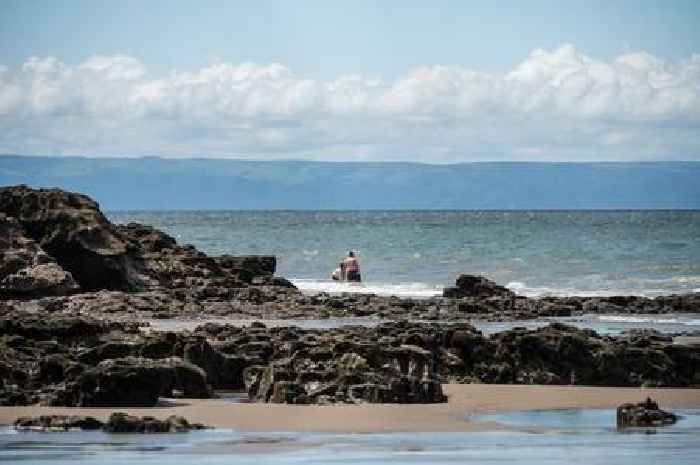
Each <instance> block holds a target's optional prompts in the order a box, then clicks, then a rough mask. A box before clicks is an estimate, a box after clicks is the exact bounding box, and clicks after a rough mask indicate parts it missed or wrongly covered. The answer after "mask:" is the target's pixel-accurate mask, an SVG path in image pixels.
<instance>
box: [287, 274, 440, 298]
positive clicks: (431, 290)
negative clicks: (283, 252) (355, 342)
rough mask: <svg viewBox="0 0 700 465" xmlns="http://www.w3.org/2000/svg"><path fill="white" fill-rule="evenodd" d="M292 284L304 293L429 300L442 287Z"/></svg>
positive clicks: (305, 281) (306, 281) (326, 282)
mask: <svg viewBox="0 0 700 465" xmlns="http://www.w3.org/2000/svg"><path fill="white" fill-rule="evenodd" d="M292 283H294V285H295V286H296V287H298V288H299V290H301V291H302V292H304V293H307V294H318V293H319V292H327V293H329V294H341V293H343V292H352V293H355V294H376V295H382V296H397V297H415V298H430V297H436V296H440V295H442V290H443V286H434V285H430V284H425V283H381V282H377V283H374V282H365V283H345V282H338V281H330V280H318V279H292Z"/></svg>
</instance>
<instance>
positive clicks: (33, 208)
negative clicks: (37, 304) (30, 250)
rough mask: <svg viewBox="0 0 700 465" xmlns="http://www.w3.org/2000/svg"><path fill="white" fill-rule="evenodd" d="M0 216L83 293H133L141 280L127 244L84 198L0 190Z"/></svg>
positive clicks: (51, 191) (54, 192)
mask: <svg viewBox="0 0 700 465" xmlns="http://www.w3.org/2000/svg"><path fill="white" fill-rule="evenodd" d="M0 212H4V213H5V214H7V215H9V216H12V217H14V218H16V219H17V220H18V221H19V223H20V224H21V225H22V226H23V227H24V230H25V231H26V233H27V234H28V235H29V237H31V238H32V239H33V240H35V241H36V242H37V243H38V244H39V246H41V248H42V249H44V250H45V251H46V252H47V253H48V254H49V255H51V256H52V257H54V258H55V259H56V261H57V262H58V263H59V264H60V265H61V267H62V268H63V269H65V270H67V271H69V272H70V273H71V274H72V275H73V277H74V278H75V280H76V281H77V282H78V283H79V284H80V286H81V287H82V288H83V289H86V290H97V289H134V288H135V287H137V286H138V284H140V281H141V278H140V276H139V273H138V271H137V270H136V269H135V266H134V263H133V260H131V259H130V257H129V254H128V252H129V251H128V243H127V241H125V240H124V238H123V237H122V235H121V234H119V233H118V231H117V230H116V228H115V227H114V226H113V225H112V224H111V223H110V222H109V221H108V220H107V218H105V216H104V215H103V214H102V212H100V210H99V205H98V204H97V202H95V201H93V200H92V199H90V198H89V197H87V196H85V195H81V194H76V193H71V192H65V191H62V190H60V189H31V188H28V187H26V186H13V187H5V188H0Z"/></svg>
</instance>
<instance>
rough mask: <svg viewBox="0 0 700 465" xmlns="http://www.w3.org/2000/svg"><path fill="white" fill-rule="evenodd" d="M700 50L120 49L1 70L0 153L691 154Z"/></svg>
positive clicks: (698, 141) (699, 104)
mask: <svg viewBox="0 0 700 465" xmlns="http://www.w3.org/2000/svg"><path fill="white" fill-rule="evenodd" d="M699 128H700V55H693V56H691V57H689V58H687V59H684V60H680V61H669V60H664V59H661V58H659V57H655V56H652V55H650V54H648V53H646V52H628V53H624V54H622V55H620V56H618V57H616V58H614V59H613V60H610V61H602V60H596V59H594V58H591V57H588V56H586V55H584V54H582V53H581V52H579V51H578V50H577V49H576V48H575V47H574V46H572V45H568V44H566V45H562V46H560V47H559V48H557V49H556V50H553V51H547V50H540V49H538V50H535V51H533V52H532V53H531V54H530V55H529V56H528V57H526V58H525V59H524V60H523V61H522V62H521V63H519V64H517V65H516V66H515V67H514V68H513V69H512V70H510V71H509V72H506V73H503V74H488V73H483V72H479V71H475V70H469V69H465V68H462V67H454V66H426V67H421V68H417V69H414V70H411V71H410V72H408V73H407V74H406V75H405V76H402V77H400V78H399V79H397V80H396V81H394V82H385V81H382V80H379V79H372V78H368V77H364V76H361V75H349V76H341V77H338V78H337V79H335V80H332V81H321V80H315V79H308V78H305V77H303V76H299V75H297V74H295V73H294V72H293V71H292V70H290V69H289V68H287V67H285V66H283V65H280V64H275V63H273V64H255V63H242V64H231V63H217V64H214V65H211V66H208V67H205V68H202V69H199V70H195V71H192V72H173V73H171V74H170V75H168V76H164V77H162V76H161V77H155V76H151V75H150V74H149V73H148V70H147V67H146V66H145V65H144V64H143V63H141V62H139V61H138V60H136V59H134V58H132V57H128V56H94V57H91V58H89V59H87V60H86V61H84V62H83V63H80V64H78V65H76V66H71V65H67V64H65V63H63V62H61V61H60V60H59V59H57V58H54V57H46V58H36V57H34V58H30V59H28V60H27V61H26V62H25V63H24V64H23V65H22V66H20V67H17V68H16V69H10V68H7V67H0V152H4V153H24V154H33V153H42V154H46V153H73V154H86V155H113V156H121V155H132V156H136V155H161V156H175V157H177V156H212V157H250V158H285V157H286V158H310V159H326V160H416V161H425V162H450V161H470V160H523V159H527V160H628V159H635V160H640V159H700V135H699V134H700V131H698V129H699Z"/></svg>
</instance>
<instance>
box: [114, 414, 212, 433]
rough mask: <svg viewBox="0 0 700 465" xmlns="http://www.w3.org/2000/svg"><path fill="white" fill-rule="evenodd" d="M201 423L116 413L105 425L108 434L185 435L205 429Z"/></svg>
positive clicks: (177, 417)
mask: <svg viewBox="0 0 700 465" xmlns="http://www.w3.org/2000/svg"><path fill="white" fill-rule="evenodd" d="M204 428H205V426H204V425H202V424H200V423H190V422H188V421H187V420H186V419H185V418H183V417H181V416H177V415H171V416H169V417H168V418H166V419H165V420H158V419H157V418H154V417H150V416H146V417H136V416H132V415H127V414H126V413H121V412H115V413H113V414H112V415H110V417H109V419H108V420H107V422H106V423H105V424H104V427H103V430H104V431H105V432H108V433H185V432H187V431H190V430H193V429H204Z"/></svg>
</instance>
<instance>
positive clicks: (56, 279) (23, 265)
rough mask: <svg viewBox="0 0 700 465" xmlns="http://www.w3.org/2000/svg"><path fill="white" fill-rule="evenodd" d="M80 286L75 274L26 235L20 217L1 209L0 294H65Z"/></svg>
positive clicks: (25, 295) (24, 295)
mask: <svg viewBox="0 0 700 465" xmlns="http://www.w3.org/2000/svg"><path fill="white" fill-rule="evenodd" d="M77 289H78V285H77V284H76V282H75V281H74V280H73V276H72V275H71V274H70V273H69V272H67V271H65V270H64V269H63V268H61V267H60V266H59V265H58V264H57V263H56V262H55V261H54V259H53V258H52V257H50V256H49V255H48V254H47V253H46V252H44V251H43V250H42V248H41V247H39V245H38V244H37V243H36V242H35V241H34V240H32V239H31V238H29V237H27V236H26V234H25V233H24V230H23V229H22V226H21V225H20V224H19V223H18V222H17V220H15V219H14V218H11V217H8V216H6V215H5V214H4V213H0V296H2V297H7V296H18V297H25V298H26V297H37V296H45V295H65V294H69V293H71V292H74V291H76V290H77Z"/></svg>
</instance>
